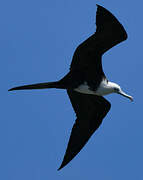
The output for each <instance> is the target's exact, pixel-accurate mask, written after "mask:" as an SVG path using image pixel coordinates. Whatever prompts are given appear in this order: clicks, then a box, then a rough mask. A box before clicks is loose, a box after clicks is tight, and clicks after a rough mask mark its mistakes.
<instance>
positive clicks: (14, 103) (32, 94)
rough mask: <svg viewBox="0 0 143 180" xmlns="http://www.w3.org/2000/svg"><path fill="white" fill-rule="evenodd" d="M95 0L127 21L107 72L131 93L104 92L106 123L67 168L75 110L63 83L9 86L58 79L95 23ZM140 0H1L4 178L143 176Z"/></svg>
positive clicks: (106, 62)
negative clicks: (65, 159) (44, 86)
mask: <svg viewBox="0 0 143 180" xmlns="http://www.w3.org/2000/svg"><path fill="white" fill-rule="evenodd" d="M96 3H98V4H100V5H102V6H104V7H105V8H107V9H109V10H110V11H111V12H112V13H113V14H114V15H115V16H116V17H117V18H118V19H119V21H120V22H121V23H122V24H123V25H124V27H125V29H126V31H127V33H128V40H127V41H126V42H123V43H121V44H120V45H118V46H116V47H114V48H112V50H110V51H108V52H107V53H106V54H105V55H104V56H103V66H104V70H105V73H106V75H107V77H108V79H109V80H111V81H113V82H116V83H118V84H120V85H121V87H122V88H123V89H124V90H125V92H127V93H129V94H131V95H132V96H133V97H134V102H133V103H131V102H130V101H129V100H128V99H126V98H124V97H121V96H119V95H115V94H113V95H109V96H107V97H106V98H107V99H108V100H109V101H110V102H111V104H112V108H111V110H110V112H109V113H108V115H107V116H106V118H105V119H104V121H103V124H102V126H101V127H100V128H99V130H98V131H97V132H96V133H95V134H94V135H93V136H92V138H91V139H90V140H89V142H88V143H87V145H86V146H85V147H84V148H83V150H82V151H81V152H80V153H79V155H78V156H77V157H76V158H75V159H74V160H73V161H72V162H71V163H70V164H69V165H67V166H66V167H65V168H64V169H62V170H61V171H57V168H58V167H59V166H60V163H61V162H62V159H63V156H64V153H65V150H66V146H67V143H68V138H69V135H70V131H71V128H72V125H73V123H74V120H75V114H74V111H73V109H72V107H71V104H70V101H69V99H68V97H67V94H66V91H64V90H56V89H50V90H37V91H20V92H8V91H7V90H8V89H9V88H11V87H14V86H18V85H23V84H30V83H38V82H46V81H53V80H58V79H60V78H61V77H63V76H64V75H65V74H66V73H67V72H68V69H69V65H70V62H71V59H72V55H73V52H74V50H75V48H76V47H77V45H79V44H80V43H81V42H82V41H83V40H85V39H86V38H87V37H89V36H90V35H91V34H92V33H93V32H94V31H95V24H94V22H95V14H96ZM142 6H143V2H142V1H130V0H126V1H123V0H121V1H113V0H108V1H104V0H102V1H95V0H88V1H83V0H68V1H67V0H60V1H59V0H25V1H19V0H13V1H11V0H5V1H1V2H0V77H1V88H0V91H1V93H0V94H1V95H0V99H1V100H0V107H1V113H0V179H2V180H25V179H26V180H41V179H42V180H47V179H54V180H67V179H68V180H72V179H82V180H87V179H98V180H100V179H101V180H115V179H116V180H120V179H130V180H134V179H142V178H143V174H142V165H143V164H142V162H143V155H142V152H143V143H142V142H143V133H142V132H143V130H142V127H143V119H142V107H143V102H142V89H143V84H142V80H141V78H142V67H143V60H142V59H143V55H142V51H143V49H142V41H143V38H142V32H143V23H142V17H143V12H142Z"/></svg>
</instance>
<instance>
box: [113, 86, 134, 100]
mask: <svg viewBox="0 0 143 180" xmlns="http://www.w3.org/2000/svg"><path fill="white" fill-rule="evenodd" d="M112 88H113V92H114V93H117V94H120V95H122V96H124V97H126V98H128V99H130V100H131V101H133V97H132V96H130V95H128V94H126V93H125V92H124V91H123V90H122V89H121V87H120V86H119V85H118V84H116V83H112Z"/></svg>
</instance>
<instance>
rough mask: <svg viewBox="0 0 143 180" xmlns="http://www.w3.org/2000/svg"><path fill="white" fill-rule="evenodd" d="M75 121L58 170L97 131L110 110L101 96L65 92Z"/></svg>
mask: <svg viewBox="0 0 143 180" xmlns="http://www.w3.org/2000/svg"><path fill="white" fill-rule="evenodd" d="M67 93H68V96H69V98H70V101H71V104H72V106H73V109H74V111H75V113H76V116H77V119H76V121H75V124H74V125H73V128H72V132H71V136H70V139H69V143H68V146H67V150H66V153H65V156H64V159H63V162H62V164H61V166H60V168H59V169H61V168H63V167H64V166H65V165H66V164H68V163H69V162H70V161H71V160H72V159H73V158H74V157H75V156H76V155H77V154H78V153H79V152H80V150H81V149H82V148H83V146H84V145H85V144H86V143H87V141H88V140H89V138H90V137H91V135H92V134H93V133H94V132H95V131H96V130H97V129H98V127H99V126H100V124H101V122H102V120H103V118H104V117H105V116H106V114H107V113H108V111H109V110H110V107H111V105H110V103H109V102H108V101H107V100H106V99H104V98H103V97H102V96H96V95H95V96H94V95H88V94H82V93H78V92H76V91H73V90H67Z"/></svg>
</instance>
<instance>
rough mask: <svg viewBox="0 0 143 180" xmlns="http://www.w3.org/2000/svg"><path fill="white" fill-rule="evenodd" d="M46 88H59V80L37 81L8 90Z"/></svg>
mask: <svg viewBox="0 0 143 180" xmlns="http://www.w3.org/2000/svg"><path fill="white" fill-rule="evenodd" d="M47 88H60V84H59V82H58V81H57V82H47V83H38V84H31V85H24V86H17V87H14V88H11V89H9V90H8V91H14V90H29V89H47Z"/></svg>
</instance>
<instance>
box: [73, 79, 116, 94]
mask: <svg viewBox="0 0 143 180" xmlns="http://www.w3.org/2000/svg"><path fill="white" fill-rule="evenodd" d="M74 90H75V91H77V92H80V93H84V94H93V95H98V96H105V95H107V94H110V93H113V92H114V91H113V88H112V87H111V86H110V82H109V83H108V82H107V80H103V81H102V82H101V83H100V85H99V87H98V89H97V90H96V91H92V90H90V88H89V86H88V85H87V83H86V82H85V83H84V84H81V85H80V86H79V87H78V88H76V89H74Z"/></svg>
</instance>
